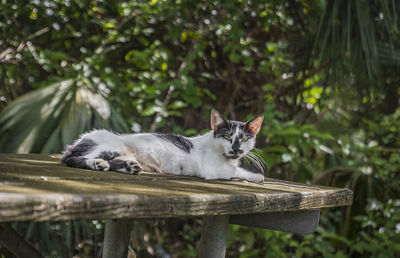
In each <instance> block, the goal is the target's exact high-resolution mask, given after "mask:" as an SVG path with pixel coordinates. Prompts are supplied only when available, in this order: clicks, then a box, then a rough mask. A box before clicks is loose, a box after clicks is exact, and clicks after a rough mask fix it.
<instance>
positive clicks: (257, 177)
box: [251, 174, 264, 183]
mask: <svg viewBox="0 0 400 258" xmlns="http://www.w3.org/2000/svg"><path fill="white" fill-rule="evenodd" d="M251 181H253V182H254V183H264V175H263V174H254V179H253V180H251Z"/></svg>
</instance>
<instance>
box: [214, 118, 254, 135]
mask: <svg viewBox="0 0 400 258" xmlns="http://www.w3.org/2000/svg"><path fill="white" fill-rule="evenodd" d="M245 126H246V124H245V123H242V122H239V121H232V120H228V121H226V123H225V125H224V126H223V127H221V128H219V129H218V130H217V131H214V138H224V137H231V136H232V135H233V134H234V133H235V131H236V128H237V127H239V131H241V132H244V129H245ZM247 138H248V137H247Z"/></svg>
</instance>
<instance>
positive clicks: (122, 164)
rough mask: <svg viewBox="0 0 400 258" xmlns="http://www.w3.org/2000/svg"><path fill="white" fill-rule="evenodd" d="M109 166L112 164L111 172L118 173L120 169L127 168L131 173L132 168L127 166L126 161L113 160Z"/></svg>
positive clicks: (109, 162)
mask: <svg viewBox="0 0 400 258" xmlns="http://www.w3.org/2000/svg"><path fill="white" fill-rule="evenodd" d="M108 164H110V170H111V171H118V169H123V168H125V169H126V170H127V171H130V167H129V166H127V164H126V161H124V160H120V159H113V160H110V161H108Z"/></svg>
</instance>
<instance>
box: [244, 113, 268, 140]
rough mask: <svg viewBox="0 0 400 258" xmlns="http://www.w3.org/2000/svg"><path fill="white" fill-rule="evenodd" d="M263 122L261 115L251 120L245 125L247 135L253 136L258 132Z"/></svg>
mask: <svg viewBox="0 0 400 258" xmlns="http://www.w3.org/2000/svg"><path fill="white" fill-rule="evenodd" d="M263 121H264V116H263V115H258V116H255V117H254V118H253V119H251V120H250V121H249V122H247V123H246V126H245V128H246V130H247V131H248V132H249V133H251V134H252V135H254V136H255V135H256V134H258V132H259V131H260V128H261V125H262V122H263Z"/></svg>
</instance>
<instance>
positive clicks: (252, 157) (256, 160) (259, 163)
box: [245, 152, 266, 173]
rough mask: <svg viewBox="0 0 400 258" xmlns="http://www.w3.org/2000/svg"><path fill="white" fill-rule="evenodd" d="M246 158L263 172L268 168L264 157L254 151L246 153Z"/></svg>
mask: <svg viewBox="0 0 400 258" xmlns="http://www.w3.org/2000/svg"><path fill="white" fill-rule="evenodd" d="M245 157H246V160H247V162H249V163H252V164H253V165H254V166H255V167H256V168H257V169H259V170H261V171H262V172H263V173H264V172H265V170H266V168H265V163H264V160H262V158H261V157H260V156H259V155H257V154H255V153H252V152H248V153H247V154H246V155H245Z"/></svg>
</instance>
